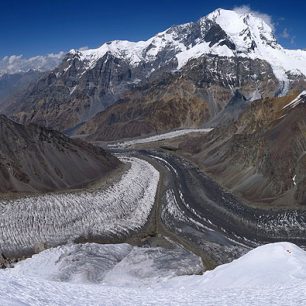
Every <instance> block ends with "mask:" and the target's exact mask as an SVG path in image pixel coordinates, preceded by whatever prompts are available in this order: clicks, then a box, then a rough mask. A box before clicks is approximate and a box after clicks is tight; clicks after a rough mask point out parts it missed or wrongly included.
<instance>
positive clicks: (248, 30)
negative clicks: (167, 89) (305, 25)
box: [70, 9, 306, 93]
mask: <svg viewBox="0 0 306 306" xmlns="http://www.w3.org/2000/svg"><path fill="white" fill-rule="evenodd" d="M273 31H274V30H273V27H272V25H271V24H269V23H268V22H266V21H265V20H264V19H263V18H261V16H258V15H256V14H254V13H252V12H247V11H237V10H224V9H217V10H215V11H213V12H212V13H210V14H208V15H207V16H205V17H202V18H201V19H200V20H199V21H198V22H190V23H186V24H183V25H178V26H173V27H170V28H169V29H167V30H166V31H164V32H161V33H158V34H157V35H155V36H154V37H152V38H150V39H148V40H146V41H139V42H129V41H121V40H115V41H111V42H107V43H104V44H103V45H102V46H101V47H99V48H97V49H89V50H83V51H71V52H70V55H72V56H77V57H78V58H79V59H80V60H81V61H84V62H85V63H86V65H85V67H86V69H91V68H93V67H94V66H95V65H96V63H97V61H98V60H99V59H100V58H102V57H103V56H104V55H105V54H107V53H109V54H112V55H113V56H114V57H116V58H120V59H122V60H124V61H126V62H127V64H128V65H131V67H134V68H135V67H138V66H141V65H143V64H145V66H146V67H147V69H148V71H146V76H148V75H149V74H150V73H151V72H152V71H154V70H156V69H159V68H161V67H163V66H166V65H169V63H171V65H170V67H171V69H181V68H182V67H183V66H185V65H186V64H187V62H188V61H189V60H190V59H192V58H198V57H201V56H203V55H206V54H213V55H218V56H223V57H224V56H225V57H238V56H240V57H248V58H251V59H261V60H265V61H267V62H268V63H269V64H270V65H271V67H272V69H273V72H274V74H275V76H276V77H277V79H278V80H279V81H281V82H282V83H283V92H284V93H285V92H286V90H287V88H288V86H289V85H288V84H289V80H288V74H291V75H292V74H293V75H306V51H302V50H286V49H284V48H282V47H281V46H280V45H279V44H278V43H277V40H276V38H275V36H274V34H273ZM149 68H150V69H149Z"/></svg>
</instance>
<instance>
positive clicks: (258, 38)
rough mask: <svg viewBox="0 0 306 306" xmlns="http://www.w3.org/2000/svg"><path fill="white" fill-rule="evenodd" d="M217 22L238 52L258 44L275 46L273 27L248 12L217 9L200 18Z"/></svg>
mask: <svg viewBox="0 0 306 306" xmlns="http://www.w3.org/2000/svg"><path fill="white" fill-rule="evenodd" d="M203 19H204V20H211V21H213V22H215V23H217V24H218V25H219V26H220V27H221V28H222V29H223V30H224V31H225V32H226V34H227V35H228V36H229V38H230V39H231V40H232V42H233V43H234V44H235V46H236V50H237V51H238V52H244V53H246V52H249V51H250V50H254V49H255V48H256V47H257V46H258V45H260V44H266V45H270V46H271V47H274V48H275V47H277V46H278V45H277V41H276V39H275V37H274V35H273V29H272V28H271V26H270V25H268V24H267V23H266V22H265V21H264V20H263V19H262V18H259V17H257V16H255V15H253V14H252V13H250V12H245V13H242V12H237V11H232V10H224V9H217V10H215V11H214V12H212V13H210V14H209V15H208V16H207V17H204V18H202V19H201V21H203Z"/></svg>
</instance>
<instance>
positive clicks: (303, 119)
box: [181, 95, 306, 206]
mask: <svg viewBox="0 0 306 306" xmlns="http://www.w3.org/2000/svg"><path fill="white" fill-rule="evenodd" d="M294 97H295V96H294V95H293V96H288V97H283V98H274V99H264V100H258V101H256V102H253V104H252V105H251V106H250V107H249V108H247V109H246V110H244V111H243V112H242V113H241V115H240V116H239V119H238V120H236V121H234V122H232V123H229V124H227V125H225V126H223V127H220V128H217V129H215V130H214V131H213V132H211V133H209V135H207V136H204V137H194V138H193V139H192V140H188V141H186V142H185V143H183V144H182V145H181V148H182V150H184V151H186V152H189V153H190V154H192V155H193V158H194V159H195V160H196V161H197V162H198V163H199V164H200V165H202V166H203V167H204V168H205V169H206V171H207V172H209V173H210V174H211V175H212V176H214V177H215V178H216V179H217V180H218V181H219V182H220V183H221V184H223V185H224V186H226V187H227V188H229V189H231V190H232V191H233V192H234V193H237V194H238V195H239V196H241V197H243V198H244V199H246V200H248V201H250V202H252V203H260V204H263V203H264V204H269V205H272V206H293V205H295V204H306V201H305V190H306V184H305V152H306V104H305V103H301V104H299V105H297V106H296V107H294V108H290V107H287V108H284V106H285V105H287V104H288V103H289V102H290V101H292V100H293V99H294Z"/></svg>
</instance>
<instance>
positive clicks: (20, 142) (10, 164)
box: [0, 115, 120, 193]
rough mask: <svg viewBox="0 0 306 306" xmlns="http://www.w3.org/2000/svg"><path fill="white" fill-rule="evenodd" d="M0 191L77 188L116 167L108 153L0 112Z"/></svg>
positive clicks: (117, 164)
mask: <svg viewBox="0 0 306 306" xmlns="http://www.w3.org/2000/svg"><path fill="white" fill-rule="evenodd" d="M0 141H1V147H0V192H5V193H6V192H20V191H21V192H23V191H24V192H35V191H51V190H60V189H65V188H70V187H79V186H81V185H82V186H83V185H84V184H87V183H90V182H91V181H93V180H95V179H99V178H101V177H103V176H104V175H106V174H108V173H110V172H111V170H113V169H115V168H116V167H117V166H119V164H120V162H119V160H118V159H117V158H115V157H113V156H112V155H111V154H109V153H107V152H105V151H104V150H102V149H100V148H96V147H94V146H91V145H89V144H86V143H83V142H81V141H76V140H71V139H69V138H67V137H66V136H64V135H62V134H60V133H59V132H56V131H52V130H47V129H45V128H41V127H38V126H36V125H29V126H22V125H20V124H17V123H15V122H13V121H11V120H9V119H7V118H6V117H5V116H3V115H0Z"/></svg>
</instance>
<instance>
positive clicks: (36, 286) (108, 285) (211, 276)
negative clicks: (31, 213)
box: [0, 242, 306, 305]
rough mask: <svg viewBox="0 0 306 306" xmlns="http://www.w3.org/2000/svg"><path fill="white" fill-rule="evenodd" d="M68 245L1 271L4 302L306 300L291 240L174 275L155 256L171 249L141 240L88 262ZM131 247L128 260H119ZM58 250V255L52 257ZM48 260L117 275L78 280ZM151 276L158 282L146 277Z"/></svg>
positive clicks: (302, 265)
mask: <svg viewBox="0 0 306 306" xmlns="http://www.w3.org/2000/svg"><path fill="white" fill-rule="evenodd" d="M88 247H90V248H92V246H90V245H88ZM65 248H66V250H67V251H68V252H67V253H66V254H64V253H65V252H62V255H61V256H62V257H61V256H59V253H61V252H60V251H59V249H57V250H56V251H55V253H56V254H57V255H56V256H53V255H52V252H54V251H52V250H49V251H45V252H43V253H41V254H39V255H36V256H35V257H33V259H28V260H26V261H24V262H21V263H19V264H18V265H17V267H16V268H13V269H7V270H3V271H0V286H1V292H0V302H1V305H24V304H26V305H170V304H171V305H178V304H180V305H303V304H304V303H305V300H306V290H305V289H306V254H305V252H304V251H303V250H302V249H300V248H298V247H297V246H295V245H294V244H291V243H286V242H281V243H274V244H268V245H264V246H261V247H258V248H256V249H254V250H252V251H250V252H249V253H248V254H246V255H244V256H242V257H241V258H239V259H238V260H235V261H233V262H232V263H229V264H226V265H222V266H219V267H217V268H216V269H215V270H213V271H209V272H206V273H204V275H190V276H188V275H183V276H175V275H173V274H171V272H170V278H169V274H168V272H165V271H163V269H162V270H160V268H159V265H155V266H154V264H153V262H154V261H155V260H156V259H158V260H159V261H158V262H159V263H160V264H161V263H162V262H163V263H164V264H165V265H167V262H168V263H169V257H168V256H167V255H166V254H165V253H163V252H162V250H160V251H159V252H161V253H160V255H156V254H158V251H157V253H156V250H152V249H150V248H149V249H147V250H145V249H143V250H139V248H137V249H136V250H135V252H134V253H132V251H130V248H131V247H130V246H128V245H122V246H117V247H111V246H109V248H110V249H111V250H109V252H108V254H109V257H108V256H107V252H105V250H106V249H107V248H105V247H103V248H102V249H104V251H102V253H101V251H99V254H100V256H99V257H103V256H105V260H104V261H103V260H101V258H100V260H96V258H95V257H96V256H90V257H87V259H88V262H89V265H86V259H85V258H86V257H83V259H81V260H80V263H81V264H78V262H77V261H76V262H73V260H69V259H74V258H78V259H80V258H81V257H79V254H77V255H74V252H71V250H70V252H69V248H67V247H63V249H65ZM84 251H85V249H84V250H83V252H84ZM91 254H92V251H91ZM116 254H117V255H116ZM125 254H127V255H125ZM128 254H130V259H129V260H125V259H123V260H121V258H122V257H124V256H127V257H128V256H129V255H128ZM92 255H93V254H92ZM131 255H133V256H131ZM74 256H77V257H74ZM116 256H117V257H118V258H117V259H116ZM92 257H94V258H92ZM127 257H125V258H127ZM56 258H57V259H58V263H55V261H54V259H56ZM84 259H85V260H84ZM163 260H164V261H163ZM31 261H32V263H33V264H31ZM117 261H119V264H116V262H117ZM35 262H36V263H37V265H36V264H34V263H35ZM120 262H125V263H124V264H120ZM183 262H184V261H183ZM63 263H65V265H66V266H63ZM186 263H188V261H187V262H186V261H185V264H186ZM114 264H115V265H114ZM152 264H153V265H152ZM185 264H184V267H187V266H186V265H185ZM49 265H51V266H54V265H58V267H61V269H60V270H56V269H55V270H56V272H52V273H53V274H52V273H51V276H54V273H55V274H57V273H60V275H61V277H64V275H68V276H69V275H71V274H73V275H76V274H78V273H77V272H78V269H82V271H83V275H85V276H86V277H87V276H88V275H91V274H92V273H94V272H95V270H96V272H97V273H98V274H99V273H101V274H103V275H107V274H108V273H111V274H112V277H110V278H109V280H111V282H105V283H103V279H102V282H97V283H94V284H93V283H88V282H87V281H85V282H83V283H82V282H79V283H74V282H73V281H72V280H73V279H75V278H73V277H72V278H70V279H68V280H65V279H61V280H60V281H54V280H52V277H50V271H49ZM180 265H182V264H179V265H178V268H179V266H180ZM93 267H95V268H94V269H92V268H93ZM65 268H66V269H65ZM75 269H77V270H75ZM117 269H118V270H117ZM174 269H175V268H174ZM55 270H54V269H53V268H52V271H55ZM86 270H88V271H89V274H86ZM109 271H110V272H109ZM111 271H117V272H116V273H112V272H111ZM120 271H121V272H122V273H120ZM186 271H187V270H186ZM186 271H185V274H186ZM63 272H64V273H63ZM65 273H66V274H65ZM156 273H157V274H156ZM94 275H95V274H94ZM147 276H148V277H149V278H150V279H151V280H153V282H150V283H148V282H146V281H145V280H146V277H147ZM155 276H157V277H155ZM158 276H160V277H158ZM81 279H82V278H81ZM131 279H132V282H131V283H128V281H129V280H131ZM136 279H138V281H136ZM124 280H125V281H127V282H124Z"/></svg>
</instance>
